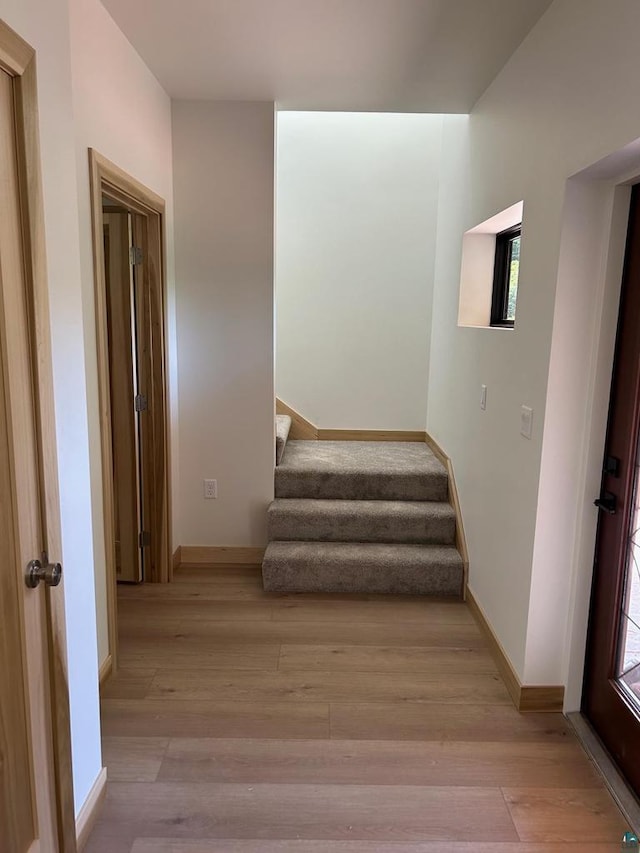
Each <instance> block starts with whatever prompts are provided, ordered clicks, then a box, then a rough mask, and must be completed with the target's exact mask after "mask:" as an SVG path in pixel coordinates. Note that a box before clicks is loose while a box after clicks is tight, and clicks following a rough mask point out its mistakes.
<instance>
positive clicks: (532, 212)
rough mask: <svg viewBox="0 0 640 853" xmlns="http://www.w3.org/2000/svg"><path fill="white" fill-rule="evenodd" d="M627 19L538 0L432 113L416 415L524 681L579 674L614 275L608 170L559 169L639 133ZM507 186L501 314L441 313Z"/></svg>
mask: <svg viewBox="0 0 640 853" xmlns="http://www.w3.org/2000/svg"><path fill="white" fill-rule="evenodd" d="M639 27H640V7H638V5H637V4H636V3H635V2H632V0H617V2H616V3H615V14H613V13H612V7H611V6H610V5H608V4H604V3H602V2H599V0H556V2H555V3H554V4H553V5H552V6H551V7H550V9H549V10H548V12H547V13H546V14H545V15H544V16H543V18H542V19H541V21H540V22H539V23H538V25H537V26H536V27H535V28H534V30H533V31H532V32H531V33H530V34H529V36H528V37H527V38H526V39H525V41H524V42H523V44H522V45H521V47H520V48H519V49H518V51H516V53H515V54H514V56H513V57H512V58H511V60H510V61H509V62H508V63H507V65H506V66H505V68H504V69H503V71H502V72H501V73H500V74H499V75H498V77H497V79H496V80H495V81H494V83H493V85H492V86H491V87H490V88H489V90H488V91H487V92H486V93H485V95H484V96H483V97H482V98H481V99H480V101H479V103H478V104H477V105H476V107H475V108H474V110H473V112H472V115H471V118H470V120H469V124H468V132H467V130H466V129H465V127H464V121H462V123H459V124H458V127H457V129H456V128H455V126H454V125H452V124H451V122H454V120H453V119H450V120H447V121H448V123H449V124H448V127H449V130H450V132H451V137H450V139H449V142H447V141H446V140H445V145H444V151H445V153H446V162H445V169H444V171H443V176H442V183H443V192H442V196H441V204H440V218H439V225H438V235H439V239H438V255H437V264H436V282H435V295H434V326H433V335H432V351H431V375H430V400H429V410H428V430H429V431H430V432H431V433H432V434H433V435H434V437H435V438H436V439H438V440H439V441H440V442H441V443H442V445H443V447H444V448H445V449H446V450H447V451H448V452H449V454H450V455H451V456H452V458H453V463H454V467H455V471H456V475H457V479H458V486H459V490H460V496H461V502H462V507H463V512H464V520H465V526H466V533H467V537H468V540H469V548H470V558H471V574H470V587H471V589H472V590H473V592H474V594H475V595H476V597H477V598H478V600H479V602H480V604H481V606H482V607H483V609H484V610H485V612H486V613H487V615H488V617H489V619H490V621H491V623H492V624H493V626H494V628H495V630H496V633H497V634H498V637H499V639H500V641H501V642H502V644H503V645H504V647H505V649H506V651H507V652H508V654H509V656H510V657H511V660H512V662H513V663H514V665H515V667H516V669H517V671H518V673H519V675H520V677H521V678H522V679H523V681H524V682H525V683H529V684H532V683H547V684H549V683H567V682H569V681H571V680H573V681H574V682H575V681H576V678H577V683H578V684H579V680H580V675H581V667H582V650H583V648H584V634H585V627H586V626H585V613H584V597H585V596H584V590H585V588H586V589H588V585H589V577H590V572H591V562H592V559H593V537H594V531H595V518H596V516H595V509H594V508H593V507H592V506H591V505H590V502H591V501H592V500H593V498H594V497H595V494H592V493H591V491H590V490H589V489H591V490H592V487H593V480H594V470H595V472H597V469H598V467H599V465H600V464H601V458H602V457H601V454H602V449H603V448H602V444H601V440H602V436H603V434H604V426H603V422H604V419H605V417H606V406H602V405H601V406H600V411H598V410H595V409H594V407H593V399H594V397H593V394H594V387H595V381H596V376H597V375H601V374H603V373H604V374H605V375H606V371H607V359H608V369H609V371H610V367H611V329H610V325H611V322H610V316H611V314H612V311H611V306H610V303H611V300H612V299H613V300H614V302H615V292H614V291H615V287H614V285H613V284H611V282H609V289H608V291H607V292H606V293H605V292H604V291H603V287H604V285H605V276H604V273H603V269H604V268H605V267H606V265H607V259H608V251H609V246H608V241H609V233H610V228H611V221H612V220H611V209H610V208H611V199H612V195H613V189H612V187H613V183H615V180H616V177H615V175H614V174H613V173H612V172H611V173H610V174H608V176H607V179H608V180H609V184H608V185H601V186H600V187H599V188H598V186H597V185H596V186H594V185H592V186H589V187H582V188H580V187H573V188H572V189H571V190H570V191H568V190H567V179H568V178H569V177H570V176H571V175H573V174H575V173H577V172H578V171H580V170H581V169H583V168H584V167H586V166H589V165H590V164H592V163H595V162H596V161H599V160H600V159H601V158H603V157H604V156H605V155H607V154H609V153H610V152H615V151H617V150H618V149H622V148H623V147H624V146H626V145H627V144H628V143H629V142H631V141H632V140H634V139H636V138H637V137H639V136H640V118H639V117H638V114H637V111H636V110H634V109H633V108H632V106H631V105H632V104H633V103H635V99H636V92H635V89H636V86H635V80H636V79H637V77H638V74H639V73H640V54H639V53H638V50H637V43H636V37H635V34H636V33H637V32H638V29H639ZM594 57H598V60H597V61H594ZM636 157H637V155H636ZM636 164H637V166H638V172H640V161H636ZM638 172H636V174H637V173H638ZM594 177H599V178H602V177H603V172H602V171H600V172H597V173H594ZM520 199H523V200H524V220H523V222H524V225H523V240H522V255H521V263H520V285H519V295H518V307H517V317H516V326H515V329H514V330H513V331H512V332H504V331H497V330H491V329H471V328H459V327H458V326H457V324H456V312H457V305H458V287H457V284H458V282H457V278H458V271H459V269H460V246H461V237H462V233H463V232H464V230H466V229H468V228H470V227H472V226H474V225H476V224H477V223H478V222H481V221H483V220H484V219H486V218H487V217H489V216H491V215H493V214H494V213H496V212H497V211H499V210H501V209H503V208H505V207H507V206H509V205H510V204H512V203H514V202H515V201H518V200H520ZM585 229H586V230H585ZM581 231H582V232H583V233H588V234H589V235H591V237H592V238H593V239H592V240H591V242H589V241H587V242H586V243H585V240H584V238H582V239H578V236H577V235H579V234H580V233H581ZM618 242H619V240H618ZM580 252H583V253H584V254H585V256H584V257H583V258H582V259H580V257H579V255H580ZM614 262H616V263H619V258H618V259H617V260H616V259H615V258H614ZM618 286H619V282H618ZM605 309H606V310H605ZM613 313H614V312H613ZM604 316H606V317H608V318H609V320H608V323H609V325H606V324H605V326H603V325H602V318H603V317H604ZM603 340H604V341H609V344H608V345H607V346H603ZM452 380H453V381H452ZM481 383H485V384H486V385H487V386H488V402H487V410H486V412H482V411H481V410H480V408H479V390H480V384H481ZM600 402H601V403H602V402H603V401H602V400H600ZM523 403H524V404H527V405H530V406H532V407H533V409H534V432H533V438H532V440H531V441H527V440H526V439H524V438H522V437H521V436H520V435H519V416H520V411H519V410H520V406H521V404H523ZM602 409H604V411H602ZM594 419H595V420H594ZM543 425H544V428H545V429H544V444H543V429H542V428H543ZM594 435H595V437H596V440H595V441H594V440H593V439H594ZM599 442H600V443H599ZM587 486H589V488H587ZM585 537H586V538H585ZM589 542H590V543H591V544H590V546H589V544H588V543H589ZM585 543H586V544H585ZM578 590H582V592H580V596H579V597H580V602H581V603H580V607H581V608H582V609H581V615H580V618H579V619H577V618H575V617H576V614H575V611H574V605H576V594H577V591H578ZM577 696H579V690H578V689H574V690H573V693H572V699H571V701H572V702H573V703H575V702H577V701H578V699H577V698H576V697H577ZM574 707H575V704H574Z"/></svg>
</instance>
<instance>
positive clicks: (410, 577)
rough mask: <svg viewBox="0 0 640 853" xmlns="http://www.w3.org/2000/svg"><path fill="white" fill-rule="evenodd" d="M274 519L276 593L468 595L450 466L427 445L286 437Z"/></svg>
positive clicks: (270, 565) (268, 567)
mask: <svg viewBox="0 0 640 853" xmlns="http://www.w3.org/2000/svg"><path fill="white" fill-rule="evenodd" d="M268 524H269V545H268V546H267V549H266V552H265V556H264V561H263V565H262V576H263V581H264V587H265V589H266V590H267V591H271V592H354V593H411V594H419V595H438V596H460V595H461V593H462V585H463V565H462V559H461V557H460V555H459V553H458V551H457V550H456V549H455V547H454V542H455V528H456V519H455V512H454V510H453V508H452V507H451V506H450V504H449V503H448V478H447V472H446V470H445V468H444V466H443V465H442V464H441V463H440V462H439V460H438V459H437V458H436V457H435V456H434V454H433V453H432V451H431V450H430V449H429V448H428V447H427V445H426V444H424V443H418V442H415V443H414V442H386V441H384V442H383V441H372V442H366V441H289V442H287V441H286V440H285V442H284V446H283V448H282V453H281V455H280V463H279V465H278V467H277V468H276V473H275V500H274V501H273V503H272V504H271V506H270V507H269V510H268Z"/></svg>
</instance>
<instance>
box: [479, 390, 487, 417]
mask: <svg viewBox="0 0 640 853" xmlns="http://www.w3.org/2000/svg"><path fill="white" fill-rule="evenodd" d="M480 408H481V409H482V411H484V410H485V409H486V408H487V386H486V385H481V386H480Z"/></svg>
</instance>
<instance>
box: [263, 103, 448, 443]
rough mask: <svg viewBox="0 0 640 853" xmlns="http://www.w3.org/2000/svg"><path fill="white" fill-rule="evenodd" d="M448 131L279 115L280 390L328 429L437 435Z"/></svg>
mask: <svg viewBox="0 0 640 853" xmlns="http://www.w3.org/2000/svg"><path fill="white" fill-rule="evenodd" d="M441 134H442V117H441V116H436V115H400V114H391V113H377V114H376V113H309V112H280V113H279V114H278V134H277V137H278V142H277V228H276V299H277V303H276V341H277V358H276V391H277V395H278V397H279V398H280V399H282V400H283V401H284V402H286V403H287V404H289V405H290V406H292V407H293V408H294V409H295V410H296V411H298V412H300V413H301V414H302V415H304V417H306V418H307V419H308V420H310V421H311V422H312V423H314V424H316V425H317V426H320V427H324V428H334V429H399V430H403V429H404V430H423V429H424V421H425V412H426V407H427V391H428V374H429V343H430V341H429V339H430V330H431V302H432V294H433V268H434V259H435V257H434V256H435V235H436V212H437V204H438V174H439V165H440V148H441Z"/></svg>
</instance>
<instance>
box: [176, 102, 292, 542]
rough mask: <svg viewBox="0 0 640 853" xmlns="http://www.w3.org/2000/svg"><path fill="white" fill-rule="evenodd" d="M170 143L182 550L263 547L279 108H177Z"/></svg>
mask: <svg viewBox="0 0 640 853" xmlns="http://www.w3.org/2000/svg"><path fill="white" fill-rule="evenodd" d="M173 134H174V137H173V151H174V160H173V162H174V187H175V209H176V233H175V236H176V281H177V312H178V314H177V316H178V364H179V383H180V476H181V482H180V492H179V495H180V500H179V503H180V511H181V518H180V530H181V539H180V544H182V545H208V546H214V545H238V546H246V545H253V546H261V545H264V544H266V509H267V505H268V504H269V502H270V501H271V500H272V498H273V469H274V455H275V438H274V429H275V427H274V384H273V362H274V355H273V225H274V212H273V211H274V105H273V104H271V103H231V102H228V103H212V102H206V101H174V103H173ZM204 478H213V479H217V481H218V499H217V500H206V501H205V500H204V495H203V482H202V481H203V479H204Z"/></svg>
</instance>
